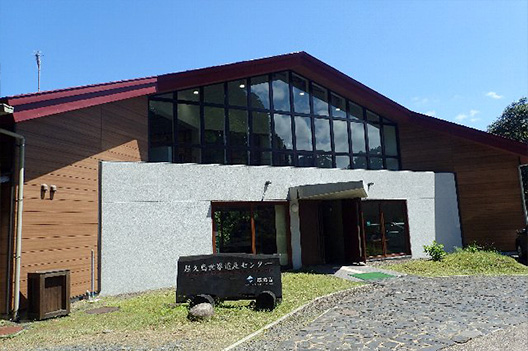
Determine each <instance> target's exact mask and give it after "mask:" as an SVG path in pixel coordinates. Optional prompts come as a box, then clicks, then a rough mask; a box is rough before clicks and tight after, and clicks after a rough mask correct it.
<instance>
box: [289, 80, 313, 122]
mask: <svg viewBox="0 0 528 351" xmlns="http://www.w3.org/2000/svg"><path fill="white" fill-rule="evenodd" d="M292 86H293V110H294V111H295V112H298V113H310V94H309V93H308V81H307V80H306V79H304V78H301V77H299V76H298V75H296V74H293V75H292Z"/></svg>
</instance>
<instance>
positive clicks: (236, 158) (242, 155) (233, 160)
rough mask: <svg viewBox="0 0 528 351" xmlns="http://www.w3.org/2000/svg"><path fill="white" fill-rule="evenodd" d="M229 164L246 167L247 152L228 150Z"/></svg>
mask: <svg viewBox="0 0 528 351" xmlns="http://www.w3.org/2000/svg"><path fill="white" fill-rule="evenodd" d="M228 152H229V159H230V164H232V165H247V164H248V151H247V150H228Z"/></svg>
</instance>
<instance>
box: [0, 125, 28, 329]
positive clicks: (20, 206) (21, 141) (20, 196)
mask: <svg viewBox="0 0 528 351" xmlns="http://www.w3.org/2000/svg"><path fill="white" fill-rule="evenodd" d="M0 133H1V134H4V135H8V136H10V137H13V138H15V139H17V140H18V147H19V148H20V152H19V155H18V157H19V163H18V167H19V170H18V191H17V209H16V210H17V231H16V236H15V242H16V244H15V291H14V298H15V301H14V307H13V320H14V321H18V318H19V315H18V310H19V308H20V257H21V253H22V212H23V210H24V161H25V148H26V139H25V138H24V137H23V136H22V135H20V134H17V133H13V132H11V131H9V130H5V129H2V128H0Z"/></svg>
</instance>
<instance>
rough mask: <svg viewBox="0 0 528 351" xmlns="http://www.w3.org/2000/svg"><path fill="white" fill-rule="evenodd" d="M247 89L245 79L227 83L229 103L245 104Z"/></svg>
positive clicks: (234, 104) (235, 104)
mask: <svg viewBox="0 0 528 351" xmlns="http://www.w3.org/2000/svg"><path fill="white" fill-rule="evenodd" d="M247 90H248V89H247V86H246V80H245V79H241V80H236V81H234V82H229V83H227V96H228V99H229V105H233V106H247Z"/></svg>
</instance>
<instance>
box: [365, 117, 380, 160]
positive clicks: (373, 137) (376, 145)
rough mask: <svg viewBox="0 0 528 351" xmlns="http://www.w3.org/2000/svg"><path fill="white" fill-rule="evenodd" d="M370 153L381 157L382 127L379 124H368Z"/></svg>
mask: <svg viewBox="0 0 528 351" xmlns="http://www.w3.org/2000/svg"><path fill="white" fill-rule="evenodd" d="M367 131H368V144H369V153H370V154H375V155H381V136H380V127H379V125H377V124H370V123H369V124H367Z"/></svg>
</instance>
